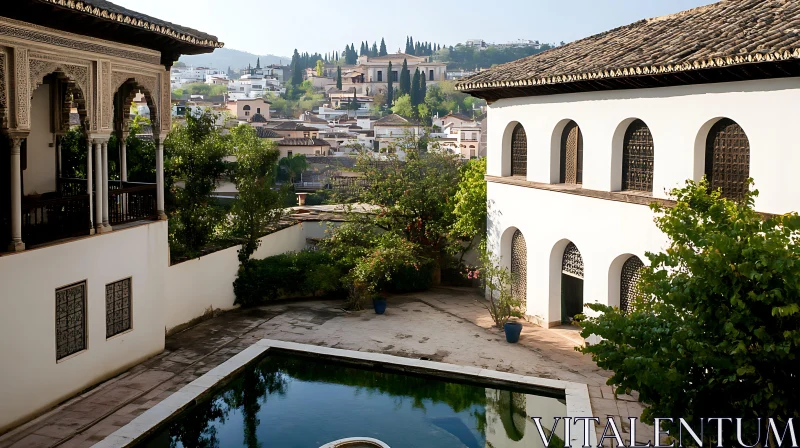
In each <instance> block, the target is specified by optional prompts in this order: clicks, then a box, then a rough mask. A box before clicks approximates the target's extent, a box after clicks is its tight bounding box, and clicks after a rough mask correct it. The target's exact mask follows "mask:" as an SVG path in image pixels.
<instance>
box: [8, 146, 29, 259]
mask: <svg viewBox="0 0 800 448" xmlns="http://www.w3.org/2000/svg"><path fill="white" fill-rule="evenodd" d="M24 140H25V138H23V137H12V138H11V173H10V178H11V243H10V244H9V245H8V250H9V251H11V252H20V251H23V250H25V243H23V242H22V165H21V160H20V154H21V152H22V151H21V146H22V142H23V141H24Z"/></svg>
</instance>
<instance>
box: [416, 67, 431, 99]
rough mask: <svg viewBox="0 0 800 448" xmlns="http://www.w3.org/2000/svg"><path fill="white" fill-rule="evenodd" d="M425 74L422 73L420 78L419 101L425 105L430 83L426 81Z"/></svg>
mask: <svg viewBox="0 0 800 448" xmlns="http://www.w3.org/2000/svg"><path fill="white" fill-rule="evenodd" d="M425 78H426V76H425V73H424V72H420V77H419V99H418V100H417V102H418V103H420V104H423V103H425V96H426V95H427V94H428V83H427V81H425Z"/></svg>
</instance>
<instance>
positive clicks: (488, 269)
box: [471, 251, 522, 344]
mask: <svg viewBox="0 0 800 448" xmlns="http://www.w3.org/2000/svg"><path fill="white" fill-rule="evenodd" d="M481 264H482V269H480V270H473V271H471V272H472V277H471V278H475V276H476V275H480V276H481V278H482V279H483V283H484V285H485V287H486V295H487V302H486V309H487V310H488V311H489V315H491V316H492V320H494V323H495V325H496V326H497V327H498V328H502V329H503V331H505V334H506V341H508V342H510V343H512V344H513V343H516V342H518V341H519V336H520V333H521V332H522V324H521V323H520V322H519V321H517V319H516V318H521V317H522V311H521V308H522V302H521V301H520V299H518V298H516V297H514V295H513V294H512V293H511V284H512V282H513V276H512V274H511V271H509V270H508V268H504V267H501V266H500V264H499V262H498V260H497V258H496V257H494V256H492V255H490V254H489V253H488V252H487V251H483V254H482V255H481ZM476 273H477V274H476Z"/></svg>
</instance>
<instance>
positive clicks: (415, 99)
mask: <svg viewBox="0 0 800 448" xmlns="http://www.w3.org/2000/svg"><path fill="white" fill-rule="evenodd" d="M423 99H424V98H420V85H419V69H416V70H414V77H413V78H412V80H411V105H412V106H413V107H414V108H415V109H416V107H417V105H418V104H419V103H421V102H422V100H423ZM415 115H416V114H415Z"/></svg>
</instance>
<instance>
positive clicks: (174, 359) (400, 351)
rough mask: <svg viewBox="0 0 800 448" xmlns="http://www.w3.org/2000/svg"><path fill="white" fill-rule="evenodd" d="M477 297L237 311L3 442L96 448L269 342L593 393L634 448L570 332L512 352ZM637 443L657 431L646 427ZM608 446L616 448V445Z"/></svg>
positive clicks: (542, 333) (635, 412)
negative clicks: (530, 379)
mask: <svg viewBox="0 0 800 448" xmlns="http://www.w3.org/2000/svg"><path fill="white" fill-rule="evenodd" d="M482 302H483V299H482V298H481V296H480V294H478V293H477V292H476V291H475V290H472V289H465V288H437V289H435V290H433V291H429V292H425V293H418V294H409V295H402V296H394V297H391V298H390V300H389V308H388V310H387V312H386V314H384V315H382V316H380V315H376V314H374V312H372V311H371V310H366V311H362V312H346V311H344V310H343V309H342V308H341V307H342V303H341V302H336V301H303V302H287V303H277V304H274V305H269V306H264V307H260V308H254V309H248V310H235V311H230V312H226V313H222V314H221V315H220V316H218V317H215V318H213V319H210V320H207V321H205V322H202V323H200V324H198V325H196V326H194V327H192V328H190V329H188V330H186V331H184V332H181V333H179V334H176V335H173V336H170V337H168V338H167V344H166V350H165V351H164V352H163V353H161V354H159V355H158V356H155V357H153V358H151V359H149V360H147V361H145V362H144V363H142V364H139V365H137V366H136V367H134V368H132V369H130V370H128V371H127V372H125V373H123V374H121V375H119V376H117V377H115V378H113V379H111V380H109V381H107V382H105V383H103V384H101V385H99V386H98V387H96V388H94V389H92V390H90V391H88V392H86V393H84V394H82V395H80V396H77V397H74V398H73V399H71V400H69V401H67V402H65V403H63V404H62V405H60V406H58V407H57V408H56V409H54V410H52V411H50V412H48V413H46V414H44V415H42V416H40V417H39V418H37V419H35V420H33V421H31V422H29V423H27V424H25V425H23V426H21V427H19V428H16V429H14V430H12V431H9V432H8V433H6V434H4V435H3V436H0V448H5V447H15V448H16V447H25V448H35V447H49V446H60V447H89V446H91V445H93V444H94V443H96V442H98V441H100V440H102V439H103V438H105V437H106V436H107V435H109V434H111V433H112V432H114V431H116V430H117V429H119V428H120V427H122V426H124V425H126V424H127V423H128V422H130V421H131V420H132V419H134V418H135V417H136V416H138V415H139V414H141V413H142V412H144V411H146V410H147V409H149V408H151V407H152V406H154V405H155V404H156V403H158V402H160V401H161V400H163V399H164V398H166V397H168V396H169V395H170V394H172V393H173V392H175V391H177V390H178V389H180V388H181V387H183V386H184V385H186V384H188V383H189V382H191V381H193V380H194V379H195V378H197V377H199V376H201V375H203V374H204V373H206V372H208V371H209V370H211V369H212V368H214V367H216V366H217V365H219V364H221V363H222V362H224V361H226V360H227V359H229V358H230V357H232V356H233V355H235V354H237V353H239V352H240V351H241V350H243V349H245V348H247V347H248V346H250V345H251V344H253V343H254V342H256V341H258V340H259V339H262V338H268V339H277V340H283V341H291V342H299V343H305V344H315V345H322V346H328V347H334V348H341V349H348V350H360V351H370V352H379V353H385V354H390V355H396V356H405V357H411V358H425V359H430V360H433V361H440V362H447V363H451V364H458V365H465V366H476V367H481V368H486V369H492V370H498V371H503V372H513V373H518V374H523V375H531V376H538V377H542V378H552V379H559V380H565V381H574V382H579V383H585V384H587V385H588V386H589V395H590V398H591V402H592V410H593V415H594V416H598V417H601V425H599V428H598V440H600V436H601V434H602V429H603V427H604V426H605V423H606V422H605V420H604V418H605V417H606V416H613V417H615V420H616V422H617V423H618V424H620V425H621V428H620V429H621V431H623V432H624V434H623V439H624V440H625V442H626V443H629V437H630V436H629V434H630V425H629V424H628V417H639V416H640V415H641V411H642V406H641V405H640V404H639V403H638V402H637V401H636V399H635V397H632V396H625V395H621V396H617V397H615V396H614V394H613V392H612V390H611V387H609V386H606V385H605V383H606V380H607V379H608V377H609V373H608V372H606V371H603V370H602V369H600V368H598V367H597V366H596V365H595V364H594V363H593V362H592V361H591V359H590V358H589V357H588V356H586V355H583V354H581V353H578V352H576V351H575V350H574V347H575V345H576V343H577V342H578V341H579V337H577V333H576V332H575V331H574V330H571V329H550V330H546V329H543V328H541V327H537V326H534V325H527V324H526V325H525V328H524V329H523V332H522V337H521V339H520V343H519V344H508V343H506V342H505V339H504V336H503V333H502V331H501V330H498V329H496V328H494V327H493V325H492V321H491V318H490V317H489V314H488V313H487V311H486V309H485V308H483V305H482ZM636 432H637V439H638V440H637V441H638V442H644V443H646V442H647V441H648V440H650V439H651V438H652V436H653V432H652V428H650V427H648V426H646V425H644V424H642V423H640V422H639V423H637V427H636ZM606 445H608V446H611V445H610V442H609V441H608V440H607V441H606Z"/></svg>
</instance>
